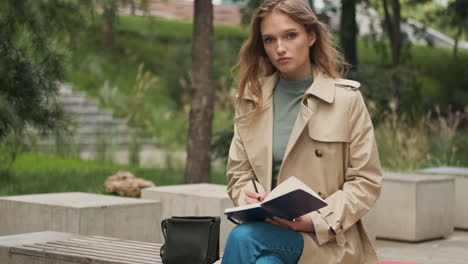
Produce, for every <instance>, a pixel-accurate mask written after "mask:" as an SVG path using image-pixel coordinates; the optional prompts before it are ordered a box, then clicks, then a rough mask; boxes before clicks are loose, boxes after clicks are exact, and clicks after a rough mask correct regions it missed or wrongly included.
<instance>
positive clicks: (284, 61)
mask: <svg viewBox="0 0 468 264" xmlns="http://www.w3.org/2000/svg"><path fill="white" fill-rule="evenodd" d="M290 60H291V58H288V57H282V58H279V59H278V60H277V62H278V63H287V62H288V61H290Z"/></svg>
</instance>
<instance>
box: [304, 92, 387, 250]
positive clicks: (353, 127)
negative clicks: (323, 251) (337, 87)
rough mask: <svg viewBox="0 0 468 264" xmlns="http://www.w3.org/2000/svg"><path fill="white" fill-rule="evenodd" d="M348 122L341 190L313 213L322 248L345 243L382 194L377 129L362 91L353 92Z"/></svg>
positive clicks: (317, 235) (316, 232) (318, 239)
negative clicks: (347, 161) (324, 245)
mask: <svg viewBox="0 0 468 264" xmlns="http://www.w3.org/2000/svg"><path fill="white" fill-rule="evenodd" d="M352 94H353V96H352V100H351V103H350V111H349V114H350V118H349V119H348V120H349V121H350V122H349V131H350V135H349V136H350V138H349V148H348V151H349V165H348V166H347V169H346V172H345V175H344V178H345V179H344V184H343V187H342V189H340V190H338V191H336V192H335V193H333V194H332V195H330V196H329V197H327V198H326V199H325V200H326V202H327V203H328V205H327V206H326V207H324V208H322V209H320V210H318V211H314V212H312V213H311V214H310V216H311V217H312V221H313V223H314V227H315V234H316V237H317V241H318V244H319V245H323V244H325V243H327V242H328V241H330V240H332V239H336V242H337V244H338V246H344V245H345V244H346V238H345V236H344V233H345V232H346V230H348V229H349V228H350V227H352V226H353V225H354V224H355V223H356V222H357V221H359V220H360V219H361V218H362V217H363V216H364V215H365V214H366V213H367V211H368V210H369V208H370V207H371V206H372V205H373V204H374V202H375V201H376V200H377V198H378V196H379V194H380V188H381V184H382V170H381V167H380V161H379V155H378V152H377V145H376V142H375V136H374V129H373V126H372V121H371V118H370V116H369V113H368V111H367V109H366V106H365V104H364V100H363V98H362V95H361V93H360V92H359V91H356V92H352Z"/></svg>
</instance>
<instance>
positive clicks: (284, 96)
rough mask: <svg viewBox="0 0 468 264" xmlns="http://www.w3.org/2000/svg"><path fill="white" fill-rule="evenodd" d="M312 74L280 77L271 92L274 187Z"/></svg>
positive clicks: (311, 79) (310, 82)
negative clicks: (289, 78) (295, 77)
mask: <svg viewBox="0 0 468 264" xmlns="http://www.w3.org/2000/svg"><path fill="white" fill-rule="evenodd" d="M313 77H314V76H313V75H311V76H310V77H308V78H307V79H305V80H301V81H288V80H285V79H283V78H282V77H280V79H279V81H278V83H277V84H276V86H275V90H274V92H273V179H272V181H271V182H272V184H271V185H272V186H271V187H272V189H273V188H275V187H276V184H277V181H278V174H279V170H280V167H281V164H282V163H283V157H284V154H285V152H286V146H287V145H288V141H289V136H290V135H291V132H292V129H293V127H294V123H295V122H296V118H297V114H298V113H299V109H300V106H301V99H302V96H303V95H304V93H305V92H306V91H307V89H308V88H309V87H310V85H311V84H312V82H313Z"/></svg>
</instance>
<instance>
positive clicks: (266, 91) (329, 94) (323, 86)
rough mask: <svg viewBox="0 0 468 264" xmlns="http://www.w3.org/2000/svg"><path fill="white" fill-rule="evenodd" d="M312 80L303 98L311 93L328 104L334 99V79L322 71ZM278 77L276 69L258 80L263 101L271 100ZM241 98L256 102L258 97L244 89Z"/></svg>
mask: <svg viewBox="0 0 468 264" xmlns="http://www.w3.org/2000/svg"><path fill="white" fill-rule="evenodd" d="M314 75H315V76H314V81H313V82H312V85H311V86H310V87H309V88H308V89H307V91H306V92H305V94H304V98H303V99H305V98H306V97H307V96H308V95H313V96H315V97H317V98H319V99H321V100H323V101H325V102H327V103H329V104H331V103H333V101H334V99H335V79H332V78H330V77H327V76H326V75H325V74H324V73H318V74H314ZM279 77H280V73H279V72H278V71H276V72H275V73H273V74H272V75H270V76H267V77H264V78H262V79H261V80H260V84H261V86H262V93H263V103H266V102H268V101H269V100H271V98H272V96H273V90H274V89H275V86H276V83H277V82H278V79H279ZM242 98H244V99H247V100H252V101H254V102H258V99H257V98H256V97H255V96H254V95H253V94H252V93H251V92H250V90H249V89H246V90H245V92H244V94H243V96H242Z"/></svg>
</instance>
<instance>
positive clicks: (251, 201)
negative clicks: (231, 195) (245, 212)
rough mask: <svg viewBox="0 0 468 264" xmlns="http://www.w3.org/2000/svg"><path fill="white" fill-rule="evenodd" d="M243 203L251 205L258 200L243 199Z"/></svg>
mask: <svg viewBox="0 0 468 264" xmlns="http://www.w3.org/2000/svg"><path fill="white" fill-rule="evenodd" d="M245 203H246V204H253V203H259V201H258V199H254V198H250V197H245Z"/></svg>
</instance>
